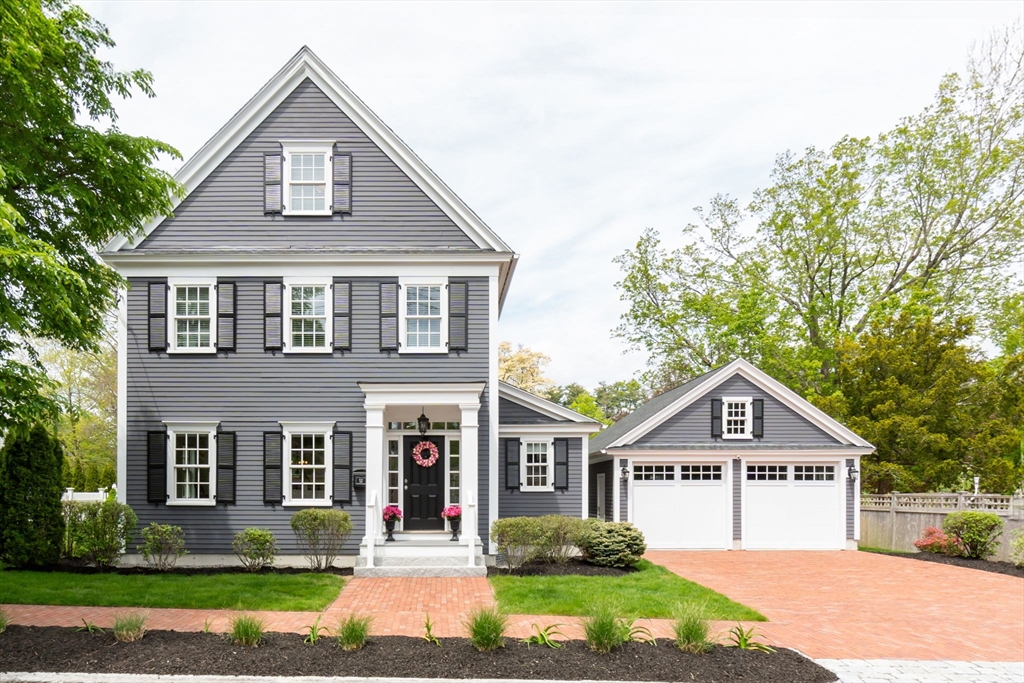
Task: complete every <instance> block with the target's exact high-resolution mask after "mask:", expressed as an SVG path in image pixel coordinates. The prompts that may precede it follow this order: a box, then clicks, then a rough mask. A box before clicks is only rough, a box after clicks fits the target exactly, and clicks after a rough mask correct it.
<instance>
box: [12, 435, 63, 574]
mask: <svg viewBox="0 0 1024 683" xmlns="http://www.w3.org/2000/svg"><path fill="white" fill-rule="evenodd" d="M63 468H64V450H63V449H62V448H61V445H60V442H59V441H58V440H57V439H56V438H54V437H52V436H50V433H49V432H48V431H47V430H46V428H45V427H43V426H42V425H35V426H34V427H32V428H31V429H29V430H11V431H10V432H9V433H8V434H7V438H6V441H5V443H4V446H3V449H0V558H3V559H4V561H6V562H7V563H9V564H12V565H14V566H25V565H45V564H51V563H54V562H56V561H57V560H58V559H59V558H60V550H61V546H62V544H63V540H64V516H63V515H62V514H61V512H62V511H61V493H62V488H61V472H62V470H63Z"/></svg>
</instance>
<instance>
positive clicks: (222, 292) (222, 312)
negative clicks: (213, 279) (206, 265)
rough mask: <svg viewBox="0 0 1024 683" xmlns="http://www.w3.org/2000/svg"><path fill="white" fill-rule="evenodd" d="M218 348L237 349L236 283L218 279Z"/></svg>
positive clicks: (223, 349) (220, 349) (219, 349)
mask: <svg viewBox="0 0 1024 683" xmlns="http://www.w3.org/2000/svg"><path fill="white" fill-rule="evenodd" d="M217 350H218V351H234V350H235V283H234V282H224V281H221V280H218V281H217Z"/></svg>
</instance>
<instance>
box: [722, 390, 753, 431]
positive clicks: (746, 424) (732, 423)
mask: <svg viewBox="0 0 1024 683" xmlns="http://www.w3.org/2000/svg"><path fill="white" fill-rule="evenodd" d="M752 402H753V401H752V399H751V398H750V397H744V398H736V397H732V398H730V397H728V396H726V397H725V398H723V399H722V404H723V407H724V408H725V425H724V427H725V428H724V429H723V430H722V438H724V439H750V438H753V437H752V434H751V428H750V416H751V413H752V410H751V403H752Z"/></svg>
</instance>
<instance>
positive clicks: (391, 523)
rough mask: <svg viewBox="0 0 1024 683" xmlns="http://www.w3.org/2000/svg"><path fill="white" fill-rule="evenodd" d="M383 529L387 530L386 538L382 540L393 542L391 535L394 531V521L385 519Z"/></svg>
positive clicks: (393, 538)
mask: <svg viewBox="0 0 1024 683" xmlns="http://www.w3.org/2000/svg"><path fill="white" fill-rule="evenodd" d="M384 528H385V529H387V530H388V537H387V538H385V539H384V540H385V541H394V540H395V537H394V536H392V535H391V533H392V532H393V531H394V530H395V520H393V519H385V520H384Z"/></svg>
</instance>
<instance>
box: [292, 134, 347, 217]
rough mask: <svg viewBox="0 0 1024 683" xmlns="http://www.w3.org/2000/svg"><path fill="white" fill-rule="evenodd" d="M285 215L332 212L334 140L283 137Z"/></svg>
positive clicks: (314, 214)
mask: <svg viewBox="0 0 1024 683" xmlns="http://www.w3.org/2000/svg"><path fill="white" fill-rule="evenodd" d="M281 146H282V148H283V151H284V169H283V171H284V173H283V180H284V187H283V188H282V189H283V190H284V215H286V216H330V215H331V208H332V207H331V200H332V193H333V189H334V174H333V164H332V155H333V153H334V142H333V141H317V140H295V141H283V142H282V143H281Z"/></svg>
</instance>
